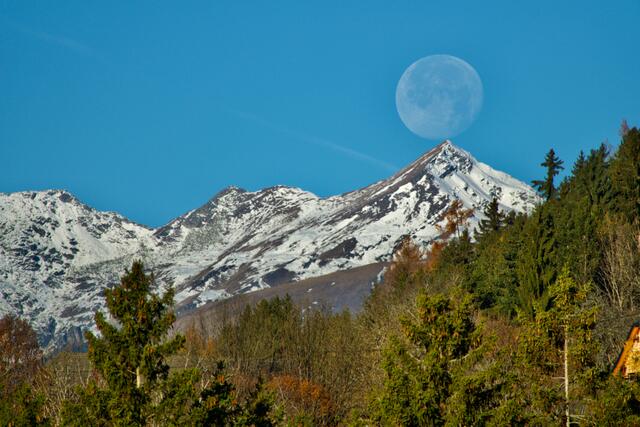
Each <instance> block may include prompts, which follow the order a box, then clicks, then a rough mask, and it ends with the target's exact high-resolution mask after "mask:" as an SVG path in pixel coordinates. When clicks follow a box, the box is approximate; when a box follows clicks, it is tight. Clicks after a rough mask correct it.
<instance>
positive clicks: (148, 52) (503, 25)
mask: <svg viewBox="0 0 640 427" xmlns="http://www.w3.org/2000/svg"><path fill="white" fill-rule="evenodd" d="M639 18H640V2H638V1H637V0H628V1H624V0H622V1H616V2H602V1H593V2H590V1H580V2H578V1H562V2H558V1H535V2H514V1H502V2H498V1H495V2H494V1H489V2H478V1H468V2H453V1H424V0H423V1H397V2H389V1H371V0H368V1H358V2H351V1H339V2H333V1H322V2H301V1H290V2H288V1H269V2H263V1H253V2H247V1H239V0H233V1H207V2H196V1H190V2H170V1H166V2H165V1H146V2H143V1H140V2H87V1H65V2H59V1H37V2H36V1H26V0H25V1H3V0H0V160H1V161H2V163H1V165H2V166H1V167H0V191H2V192H12V191H21V190H31V189H48V188H64V189H67V190H69V191H71V192H72V193H74V194H76V195H77V196H78V197H79V198H80V199H81V200H83V201H85V202H86V203H88V204H90V205H92V206H94V207H96V208H99V209H108V210H116V211H118V212H120V213H122V214H124V215H125V216H127V217H129V218H131V219H133V220H135V221H138V222H141V223H144V224H147V225H153V226H156V225H160V224H163V223H165V222H167V221H168V220H170V219H171V218H173V217H175V216H178V215H180V214H182V213H184V212H185V211H187V210H189V209H192V208H194V207H197V206H199V205H201V204H202V203H204V202H205V201H206V200H208V199H209V198H210V197H211V196H213V195H214V194H215V193H216V192H217V191H219V190H221V189H222V188H224V187H226V186H228V185H237V186H240V187H243V188H246V189H249V190H256V189H259V188H263V187H268V186H271V185H276V184H285V185H291V186H297V187H301V188H303V189H306V190H309V191H313V192H315V193H316V194H319V195H322V196H328V195H333V194H338V193H341V192H345V191H349V190H352V189H355V188H359V187H362V186H365V185H367V184H369V183H371V182H373V181H376V180H379V179H382V178H385V177H387V176H389V175H390V174H391V173H392V172H393V171H394V170H396V169H397V168H400V167H401V166H403V165H405V164H407V163H409V162H410V161H412V160H414V159H415V158H417V157H418V156H420V155H421V154H422V153H423V152H425V151H427V150H428V149H429V148H430V147H432V146H433V145H435V144H436V143H438V142H439V141H428V140H424V139H421V138H419V137H417V136H415V135H414V134H412V133H411V132H410V131H409V130H407V129H406V128H405V127H404V125H403V124H402V122H401V121H400V119H399V117H398V114H397V112H396V109H395V101H394V99H395V98H394V97H395V88H396V84H397V82H398V79H399V78H400V76H401V75H402V73H403V71H404V70H405V69H406V67H408V66H409V65H410V64H411V63H412V62H414V61H415V60H417V59H419V58H421V57H423V56H427V55H431V54H450V55H455V56H458V57H460V58H462V59H464V60H465V61H467V62H468V63H469V64H471V65H472V66H473V67H474V68H475V69H476V70H477V72H478V73H479V75H480V77H481V78H482V81H483V85H484V107H483V110H482V111H481V113H480V115H479V116H478V119H477V121H476V122H475V124H474V125H473V126H472V127H471V128H469V129H468V130H467V131H465V132H464V133H463V134H461V135H459V136H457V137H456V138H454V142H455V143H456V144H458V145H460V146H462V147H463V148H465V149H467V150H469V151H471V152H472V153H473V154H474V155H475V156H476V157H477V158H478V159H480V160H481V161H484V162H486V163H489V164H491V165H492V166H493V167H495V168H497V169H501V170H504V171H506V172H508V173H510V174H512V175H514V176H516V177H518V178H520V179H522V180H525V181H530V180H532V179H534V178H539V177H540V176H541V175H542V173H543V171H542V170H541V168H540V167H539V163H540V162H541V161H542V158H543V156H544V154H545V152H546V151H547V150H548V149H549V148H550V147H554V148H555V149H556V152H557V153H558V154H559V156H560V157H561V158H563V159H564V160H565V162H566V163H568V164H570V163H572V162H573V160H574V159H575V156H576V155H577V153H578V151H579V150H580V149H589V148H592V147H595V146H596V145H598V144H599V143H600V142H602V141H604V140H609V142H610V143H611V144H613V145H616V144H617V143H618V134H617V133H618V127H619V125H620V121H621V119H623V118H626V119H627V120H628V121H629V124H630V125H638V124H640V77H639V76H640V55H638V51H639V49H640V46H639V41H640V35H639V34H638V30H637V28H638V27H637V24H638V20H639Z"/></svg>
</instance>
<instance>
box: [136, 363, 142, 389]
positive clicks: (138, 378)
mask: <svg viewBox="0 0 640 427" xmlns="http://www.w3.org/2000/svg"><path fill="white" fill-rule="evenodd" d="M140 387H142V374H141V373H140V366H138V367H137V368H136V388H140Z"/></svg>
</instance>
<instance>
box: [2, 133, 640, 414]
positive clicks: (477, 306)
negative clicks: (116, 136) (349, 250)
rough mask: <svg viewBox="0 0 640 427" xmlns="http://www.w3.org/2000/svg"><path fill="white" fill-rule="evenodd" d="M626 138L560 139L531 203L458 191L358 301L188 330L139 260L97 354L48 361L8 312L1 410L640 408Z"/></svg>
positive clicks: (272, 306)
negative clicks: (509, 208)
mask: <svg viewBox="0 0 640 427" xmlns="http://www.w3.org/2000/svg"><path fill="white" fill-rule="evenodd" d="M620 137H621V141H620V144H619V145H618V146H617V148H616V149H613V148H611V147H610V146H609V145H608V144H605V143H603V144H601V145H600V146H598V147H597V148H594V149H591V150H589V151H588V152H584V153H580V155H579V156H578V158H577V159H575V161H574V162H573V164H572V165H571V166H570V165H569V164H568V163H567V164H565V163H564V161H563V160H561V159H560V158H559V157H558V156H557V154H556V153H555V152H554V150H553V149H551V150H549V151H548V152H547V154H546V155H545V156H544V158H543V159H541V160H542V163H541V168H540V171H541V173H540V176H541V179H539V180H536V181H534V182H533V185H534V187H535V188H536V189H537V190H538V191H539V194H540V195H541V197H542V199H543V202H541V203H540V204H539V205H538V206H536V208H535V209H534V210H533V211H532V212H530V213H529V214H517V215H516V214H513V213H509V214H505V213H504V212H502V211H501V210H500V207H499V205H498V202H497V200H494V201H493V202H492V203H490V204H488V205H487V206H486V207H485V209H484V212H483V213H484V216H483V218H485V219H483V220H482V221H481V222H480V224H479V226H478V227H474V228H473V229H470V227H469V225H468V221H469V218H470V217H471V215H473V212H472V211H470V210H467V209H464V208H463V206H462V204H461V203H459V202H454V203H452V204H451V206H450V207H449V209H448V210H447V212H446V214H445V215H444V217H443V218H442V224H443V225H442V227H441V230H440V231H441V235H440V237H439V238H438V239H437V240H436V241H434V242H432V244H431V245H430V246H429V247H428V248H427V247H419V246H417V245H416V244H415V243H413V242H412V241H411V238H410V236H407V238H406V239H405V240H404V242H403V244H402V245H401V247H400V249H399V250H398V251H397V253H396V254H395V255H394V258H393V260H392V262H390V264H389V266H388V267H387V271H386V274H385V275H384V280H383V282H382V283H381V284H379V285H377V286H376V287H375V288H374V290H373V291H372V294H371V295H370V297H369V298H368V299H367V300H366V302H365V304H364V307H363V308H362V310H361V311H360V312H358V313H350V312H347V311H345V312H340V313H334V312H332V311H331V310H330V309H328V308H326V307H317V308H309V307H300V306H297V305H296V304H294V303H293V302H292V300H291V299H290V298H275V299H272V300H263V301H261V302H259V303H257V304H255V305H252V306H250V305H247V306H246V307H244V308H243V309H241V310H239V311H238V312H236V313H234V312H232V311H225V310H221V311H220V312H219V313H217V315H216V316H210V317H206V318H205V317H202V318H200V319H198V320H197V321H196V322H194V323H193V324H192V325H191V326H190V327H189V328H188V329H187V330H186V331H185V332H184V333H183V334H182V333H176V331H174V330H173V329H172V325H173V323H174V321H175V314H174V313H173V311H172V307H173V296H174V295H173V290H171V289H168V290H166V291H163V292H159V291H158V289H157V288H156V287H155V286H154V279H153V272H151V271H147V270H146V269H145V268H144V266H143V265H142V264H141V263H140V262H137V261H136V262H133V264H132V266H131V267H130V268H129V269H128V270H127V271H126V272H123V276H122V279H121V282H120V284H119V285H118V286H115V287H113V288H110V289H105V298H106V305H107V309H108V313H101V312H99V313H97V314H96V316H95V322H96V326H97V329H98V330H99V332H100V333H99V334H93V333H91V332H88V333H87V334H86V339H87V342H88V352H87V353H86V354H74V353H68V352H61V353H58V354H56V355H55V356H52V357H48V358H46V359H44V358H43V355H42V352H41V350H40V349H39V348H38V344H37V339H36V336H35V333H34V332H33V330H32V329H31V328H30V327H29V325H28V324H27V323H26V322H25V321H24V320H22V319H19V318H17V317H14V316H5V317H4V318H3V319H2V320H0V425H9V426H23V425H53V426H59V425H65V426H66V425H69V426H85V425H95V426H143V425H144V426H147V425H148V426H178V425H193V426H205V425H217V426H231V425H246V426H252V425H253V426H270V425H292V426H293V425H295V426H316V425H318V426H323V425H352V426H365V425H383V426H401V425H402V426H444V425H447V426H453V425H455V426H462V425H465V426H466V425H567V426H569V425H621V426H623V425H624V426H632V425H640V383H639V382H638V380H637V379H636V378H635V377H633V376H631V377H628V378H624V377H623V376H619V375H613V373H612V369H613V365H614V364H615V362H616V360H617V359H618V357H619V355H620V352H621V350H622V348H623V345H624V342H625V339H626V338H627V334H628V332H629V329H630V328H631V325H632V324H633V323H634V322H636V321H637V320H640V130H639V129H638V128H637V127H632V128H630V127H628V126H627V125H626V123H625V122H623V124H622V126H621V129H620ZM541 157H542V156H541ZM565 166H566V167H567V169H570V170H567V171H566V172H567V173H566V174H565V177H564V179H562V180H560V179H559V175H560V173H561V171H562V170H563V169H564V168H565Z"/></svg>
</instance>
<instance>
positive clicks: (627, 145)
mask: <svg viewBox="0 0 640 427" xmlns="http://www.w3.org/2000/svg"><path fill="white" fill-rule="evenodd" d="M609 170H610V176H611V186H612V189H613V192H614V196H615V202H614V206H615V209H616V210H617V211H618V212H620V213H622V214H623V215H625V216H626V217H627V219H629V221H631V222H633V221H634V220H635V219H637V218H639V217H640V130H638V128H636V127H634V128H631V129H629V130H627V131H626V133H625V134H624V136H623V139H622V143H621V144H620V147H619V148H618V151H617V152H616V154H615V157H614V159H613V160H612V162H611V167H610V168H609Z"/></svg>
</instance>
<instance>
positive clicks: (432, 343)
mask: <svg viewBox="0 0 640 427" xmlns="http://www.w3.org/2000/svg"><path fill="white" fill-rule="evenodd" d="M417 309H418V313H417V318H416V319H415V320H414V319H408V318H406V319H404V320H403V322H402V324H403V332H404V334H405V339H406V340H403V339H401V338H395V339H392V340H391V342H390V343H389V346H388V347H387V349H386V350H385V352H384V360H383V368H384V371H385V373H386V379H385V382H384V386H383V389H382V390H381V392H380V394H379V395H378V396H376V398H375V399H374V401H373V403H372V410H373V413H374V415H373V419H374V421H375V422H377V423H379V424H382V425H405V426H420V425H434V426H437V425H444V424H445V423H446V422H447V419H449V418H453V419H456V421H460V420H461V419H463V420H464V421H465V422H467V423H469V422H471V423H473V421H474V420H473V419H471V420H469V417H471V418H474V417H480V416H481V414H482V411H483V409H484V404H486V403H487V402H488V401H490V399H488V396H489V395H490V393H489V392H487V391H486V390H482V393H485V395H484V397H485V400H484V401H483V402H479V401H476V404H474V405H471V406H469V405H468V404H469V403H470V402H471V401H473V399H467V400H466V403H463V402H460V401H456V408H458V409H459V410H458V411H455V410H450V409H448V407H447V402H448V400H449V399H450V398H451V396H452V393H453V392H454V390H456V389H459V388H461V387H465V384H466V386H468V385H469V381H468V377H467V374H468V373H469V372H470V369H469V366H468V365H466V364H465V362H467V361H469V362H471V361H472V360H473V357H470V355H471V354H472V353H473V352H475V351H476V349H478V346H479V330H478V329H477V328H476V324H475V322H474V319H473V314H474V313H473V308H472V303H471V299H470V297H469V296H468V295H464V294H461V293H458V294H456V295H453V296H451V297H449V296H445V295H442V294H436V295H429V294H427V293H426V292H423V293H421V294H420V295H419V297H418V299H417ZM467 388H468V387H467ZM461 408H464V410H462V409H461ZM451 409H453V408H451ZM465 414H466V415H465ZM453 424H457V422H452V425H453Z"/></svg>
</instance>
